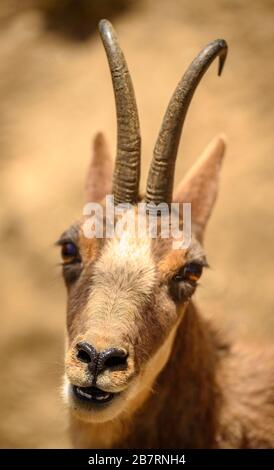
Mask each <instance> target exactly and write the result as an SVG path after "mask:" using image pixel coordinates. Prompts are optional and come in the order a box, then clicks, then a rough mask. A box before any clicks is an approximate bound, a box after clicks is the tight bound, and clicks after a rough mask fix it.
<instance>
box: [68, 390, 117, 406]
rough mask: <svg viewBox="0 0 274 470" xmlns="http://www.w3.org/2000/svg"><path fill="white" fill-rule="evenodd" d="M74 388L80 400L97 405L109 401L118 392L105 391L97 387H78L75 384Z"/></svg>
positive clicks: (74, 392)
mask: <svg viewBox="0 0 274 470" xmlns="http://www.w3.org/2000/svg"><path fill="white" fill-rule="evenodd" d="M72 390H73V394H74V396H75V397H76V398H77V399H78V400H81V401H83V402H86V403H91V404H96V405H104V404H105V403H109V402H110V401H112V400H113V398H114V396H115V395H117V393H110V392H105V391H104V390H101V389H100V388H97V387H77V386H76V385H74V386H73V388H72Z"/></svg>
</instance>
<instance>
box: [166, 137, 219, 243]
mask: <svg viewBox="0 0 274 470" xmlns="http://www.w3.org/2000/svg"><path fill="white" fill-rule="evenodd" d="M225 148H226V137H225V136H224V135H219V136H217V137H215V138H214V139H213V140H212V141H211V142H210V144H209V145H208V146H207V147H206V149H205V150H204V152H203V153H202V155H201V156H200V157H199V159H198V160H197V162H196V163H195V164H194V165H193V166H192V167H191V169H190V170H189V172H188V173H187V174H186V176H185V177H184V179H183V180H182V181H181V183H179V185H178V186H177V188H176V189H175V191H174V195H173V201H174V202H190V203H191V219H192V227H194V231H196V235H197V236H198V238H200V239H202V237H203V233H204V229H205V227H206V224H207V221H208V219H209V217H210V214H211V211H212V208H213V206H214V203H215V200H216V197H217V194H218V185H219V174H220V168H221V163H222V159H223V156H224V153H225Z"/></svg>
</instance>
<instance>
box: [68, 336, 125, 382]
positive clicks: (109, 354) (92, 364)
mask: <svg viewBox="0 0 274 470" xmlns="http://www.w3.org/2000/svg"><path fill="white" fill-rule="evenodd" d="M77 350H78V352H77V358H78V359H79V361H81V362H85V363H87V364H88V368H89V370H90V371H91V373H92V374H93V375H94V376H97V374H99V373H100V372H103V371H105V370H106V369H109V370H111V371H114V370H125V369H126V368H127V357H128V352H127V351H126V350H125V349H122V348H121V349H120V348H109V349H105V350H104V351H101V352H100V353H98V352H97V351H96V349H95V348H94V347H93V346H91V344H88V343H86V342H81V343H78V344H77Z"/></svg>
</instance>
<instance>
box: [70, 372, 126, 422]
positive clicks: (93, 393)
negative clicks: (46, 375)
mask: <svg viewBox="0 0 274 470" xmlns="http://www.w3.org/2000/svg"><path fill="white" fill-rule="evenodd" d="M131 395H132V387H131V386H128V387H127V388H126V389H125V390H123V391H119V392H116V393H115V392H106V391H103V390H102V389H100V388H98V387H78V386H76V385H73V384H71V383H70V382H69V380H68V379H67V378H65V384H64V388H63V396H64V398H65V401H66V402H67V404H68V406H69V409H70V411H71V413H72V415H73V416H75V417H76V418H78V419H80V420H82V421H85V422H88V423H103V422H106V421H111V420H113V419H115V418H117V417H119V416H120V415H121V414H122V413H123V412H124V411H125V410H126V408H127V405H128V403H129V401H130V396H131Z"/></svg>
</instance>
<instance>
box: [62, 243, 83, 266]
mask: <svg viewBox="0 0 274 470" xmlns="http://www.w3.org/2000/svg"><path fill="white" fill-rule="evenodd" d="M61 256H62V258H63V261H64V263H73V262H76V261H79V260H80V257H79V253H78V248H77V246H76V245H75V244H74V243H73V242H65V243H64V244H63V245H62V249H61Z"/></svg>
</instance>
